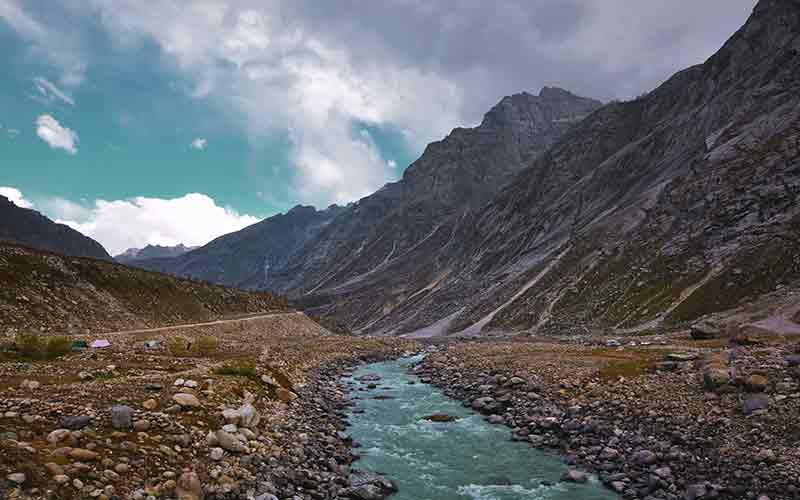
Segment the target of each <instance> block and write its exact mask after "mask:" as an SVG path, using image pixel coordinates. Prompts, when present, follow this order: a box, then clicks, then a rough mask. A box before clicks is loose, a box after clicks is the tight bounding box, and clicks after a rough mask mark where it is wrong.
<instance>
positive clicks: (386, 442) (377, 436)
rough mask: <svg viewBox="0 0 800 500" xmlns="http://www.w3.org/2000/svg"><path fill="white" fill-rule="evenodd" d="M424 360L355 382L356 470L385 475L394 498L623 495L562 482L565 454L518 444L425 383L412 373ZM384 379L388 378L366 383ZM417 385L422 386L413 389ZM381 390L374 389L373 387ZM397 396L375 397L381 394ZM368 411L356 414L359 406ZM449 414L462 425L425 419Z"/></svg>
mask: <svg viewBox="0 0 800 500" xmlns="http://www.w3.org/2000/svg"><path fill="white" fill-rule="evenodd" d="M417 360H419V358H418V357H415V358H405V359H401V360H398V361H389V362H385V363H375V364H371V365H366V366H362V367H360V368H359V369H358V370H357V371H356V372H355V373H354V374H353V376H352V377H350V378H349V379H348V380H349V381H351V382H352V383H353V384H354V391H353V396H354V397H355V398H358V399H357V400H356V401H355V402H356V405H355V407H354V408H351V410H350V412H349V414H348V416H349V421H350V423H351V427H350V428H349V429H348V432H349V434H350V435H351V436H352V437H353V439H354V440H355V441H357V442H358V443H360V444H361V448H359V449H357V450H356V451H357V452H358V453H359V454H360V455H361V457H362V458H361V459H360V460H359V461H357V462H356V463H355V464H354V467H356V468H360V469H366V470H371V471H374V472H378V473H380V474H383V475H384V476H386V477H387V478H389V479H391V480H393V481H394V482H395V484H397V486H398V487H399V489H400V491H399V493H397V494H395V495H393V496H392V497H391V499H392V500H462V499H466V500H469V499H476V500H517V499H536V500H545V499H547V500H551V499H552V500H606V499H609V500H610V499H618V498H619V497H618V496H616V495H615V494H613V493H612V492H610V491H609V490H606V489H605V488H603V486H602V485H600V484H599V483H597V482H595V481H591V482H589V483H587V484H583V485H576V484H566V483H559V482H558V481H559V478H560V477H561V475H562V474H563V473H564V472H565V471H566V470H567V468H566V466H565V465H564V464H563V463H562V462H561V461H560V459H559V457H558V456H557V455H553V454H548V453H545V452H543V451H539V450H536V449H534V448H532V447H531V446H530V445H528V444H525V443H517V442H512V441H510V436H511V431H510V430H509V429H508V428H507V427H505V426H497V425H490V424H489V423H487V422H486V421H484V419H483V417H482V416H481V415H479V414H477V413H475V412H473V411H472V410H470V409H468V408H465V407H464V406H463V405H462V404H461V403H460V402H458V401H455V400H453V399H450V398H448V397H447V396H445V395H444V393H443V392H442V391H440V390H439V389H437V388H435V387H433V386H430V385H427V384H422V383H421V382H420V381H419V379H418V378H417V377H416V376H414V375H413V374H410V373H409V372H408V367H409V366H410V365H411V364H412V363H413V362H414V361H417ZM366 374H376V375H379V376H380V377H381V380H379V381H374V382H360V381H357V380H355V379H356V377H359V376H362V375H366ZM409 382H414V384H409ZM369 383H373V384H377V386H378V387H377V388H374V389H368V390H364V391H361V390H358V388H366V387H367V384H369ZM380 395H384V396H391V399H374V398H375V396H380ZM356 408H358V409H361V410H363V413H354V412H353V411H352V410H353V409H356ZM434 413H445V414H448V415H452V416H455V417H457V418H458V420H456V421H455V422H447V423H434V422H429V421H426V420H423V418H422V417H424V416H426V415H431V414H434Z"/></svg>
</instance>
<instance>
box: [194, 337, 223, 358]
mask: <svg viewBox="0 0 800 500" xmlns="http://www.w3.org/2000/svg"><path fill="white" fill-rule="evenodd" d="M218 348H219V340H217V338H216V337H212V336H211V335H203V336H202V337H200V338H199V339H197V342H196V343H195V344H194V349H195V351H197V354H199V355H201V356H209V355H211V354H213V353H214V352H216V350H217V349H218Z"/></svg>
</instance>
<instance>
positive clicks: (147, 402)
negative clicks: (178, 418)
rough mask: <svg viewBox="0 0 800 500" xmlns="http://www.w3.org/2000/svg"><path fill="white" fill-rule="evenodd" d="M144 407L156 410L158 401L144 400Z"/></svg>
mask: <svg viewBox="0 0 800 500" xmlns="http://www.w3.org/2000/svg"><path fill="white" fill-rule="evenodd" d="M142 408H144V409H145V410H155V409H156V408H158V401H156V400H155V399H146V400H145V401H144V402H142Z"/></svg>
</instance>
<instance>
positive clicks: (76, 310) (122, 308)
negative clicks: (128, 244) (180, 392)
mask: <svg viewBox="0 0 800 500" xmlns="http://www.w3.org/2000/svg"><path fill="white" fill-rule="evenodd" d="M0 283H3V286H2V287H0V325H3V328H5V329H8V330H11V331H13V330H17V331H30V330H33V331H51V330H52V331H56V332H61V333H78V332H80V333H83V332H84V331H85V330H91V331H92V332H102V331H111V330H123V329H131V328H148V327H158V326H166V325H171V324H177V323H187V322H202V321H209V320H215V319H220V318H222V317H225V316H231V315H240V314H248V313H260V312H265V311H284V310H288V305H287V303H286V300H285V299H283V298H281V297H277V296H275V295H272V294H269V293H263V292H262V293H254V292H244V291H241V290H234V289H231V288H225V287H221V286H217V285H210V284H208V283H199V282H195V281H189V280H181V279H177V278H173V277H171V276H166V275H163V274H158V273H153V272H149V271H145V270H142V269H134V268H132V267H128V266H123V265H121V264H117V263H114V262H106V261H103V260H98V259H87V258H82V257H69V256H64V255H59V254H55V253H50V252H46V251H42V250H35V249H32V248H27V247H23V246H19V245H14V244H8V243H2V244H0ZM2 333H5V331H3V332H2Z"/></svg>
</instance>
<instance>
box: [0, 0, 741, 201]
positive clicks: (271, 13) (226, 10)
mask: <svg viewBox="0 0 800 500" xmlns="http://www.w3.org/2000/svg"><path fill="white" fill-rule="evenodd" d="M62 1H63V0H62ZM51 3H53V4H57V3H58V2H51ZM3 4H5V5H6V7H5V9H4V10H5V11H6V12H5V13H3V9H2V8H0V16H2V17H5V18H6V19H7V20H8V19H11V21H9V23H11V24H12V25H13V26H15V29H17V31H19V32H21V33H29V34H28V35H26V36H28V37H29V38H31V39H34V40H40V39H41V40H44V41H41V42H37V43H39V44H40V45H45V46H48V45H52V44H53V41H52V40H50V39H55V40H57V37H55V35H54V36H51V37H49V38H48V37H47V36H46V34H45V33H46V32H47V31H48V30H47V29H44V28H50V26H49V25H48V26H45V27H43V26H42V25H41V24H40V21H39V20H37V19H38V18H35V17H34V16H31V15H30V14H29V12H30V11H33V10H34V9H28V11H26V10H25V9H23V8H22V7H20V6H21V5H23V3H22V2H21V1H11V0H0V6H2V5H3ZM67 4H68V5H71V7H70V12H72V13H79V14H81V15H83V16H85V17H86V18H87V19H88V18H91V19H95V18H99V19H100V20H101V21H100V22H101V24H102V26H103V27H105V30H106V31H107V33H108V34H109V35H110V36H111V38H112V40H114V42H115V45H116V49H117V50H119V51H120V52H124V51H126V50H136V49H138V48H141V47H146V48H148V49H149V48H150V47H157V48H158V49H159V50H160V55H161V56H162V57H163V59H161V60H160V62H162V61H165V62H166V63H167V65H168V66H169V67H170V68H171V69H172V70H173V71H174V72H175V73H177V74H178V76H179V78H177V79H178V80H180V81H181V82H184V83H186V87H187V88H188V90H187V92H188V94H189V95H191V96H193V97H195V98H197V99H202V100H204V101H205V102H208V103H211V104H212V105H216V106H217V107H218V108H219V109H221V110H224V112H226V113H230V114H232V115H233V116H234V117H235V118H236V119H238V121H239V122H240V123H242V125H243V128H244V129H245V130H246V131H247V133H248V135H249V139H250V140H251V142H252V143H253V144H254V145H258V144H261V143H263V139H264V137H265V136H271V137H276V136H277V137H285V136H286V137H289V144H290V146H291V153H290V155H289V159H290V162H291V166H292V167H294V170H293V171H294V178H293V179H292V188H293V192H294V193H296V194H297V196H299V197H301V198H300V199H299V200H298V201H302V202H312V203H317V204H319V205H325V204H326V203H328V202H331V201H345V200H344V199H343V198H347V197H357V196H360V195H361V194H362V193H366V192H370V191H372V190H374V189H376V188H377V187H379V186H380V185H382V184H383V183H385V182H386V181H388V180H394V179H395V178H396V177H397V175H398V174H399V172H400V169H396V170H394V171H392V170H390V169H387V168H386V164H387V161H388V158H387V157H384V154H383V152H382V150H381V148H380V147H378V146H376V145H375V144H374V143H373V142H372V141H371V140H370V139H368V138H364V137H361V136H359V134H357V133H356V134H354V133H353V130H356V129H358V128H359V127H360V126H362V125H367V126H375V127H384V126H386V127H390V128H391V129H393V130H399V131H402V133H403V137H404V138H405V139H406V141H407V146H408V148H409V149H410V150H412V151H422V148H423V147H424V145H425V144H426V143H427V142H430V141H433V140H438V139H440V138H441V137H442V136H443V135H445V134H446V133H448V132H449V131H450V129H452V128H453V127H456V126H464V125H467V126H468V125H474V124H476V123H478V122H479V121H480V119H481V117H482V115H483V113H485V112H486V111H487V110H488V109H489V108H490V107H491V106H492V105H493V104H495V103H496V102H497V101H499V99H500V98H501V97H502V96H503V95H508V94H512V93H516V92H520V91H523V90H527V91H532V92H535V93H536V92H538V90H539V89H540V88H541V87H542V86H543V85H559V86H562V87H565V88H568V89H570V90H572V91H574V92H577V93H579V94H583V95H588V96H591V97H596V98H600V99H612V98H630V97H634V96H636V95H638V94H640V93H642V92H645V91H648V90H651V89H652V88H653V87H655V86H656V85H658V84H659V83H660V82H661V81H663V80H665V79H666V78H667V77H669V76H670V75H671V74H672V73H674V72H675V71H677V70H679V69H682V68H684V67H686V66H690V65H693V64H696V63H699V62H702V61H703V60H704V59H705V58H706V57H708V56H710V55H711V54H712V53H713V52H714V51H715V50H717V49H718V48H719V47H720V45H721V44H722V43H723V42H724V41H725V40H726V39H727V37H729V36H730V35H731V34H732V33H733V32H734V31H735V30H736V29H737V28H738V27H739V26H741V24H742V23H743V22H744V21H745V19H746V17H747V15H748V14H749V12H750V10H751V9H752V7H753V5H754V4H755V0H705V1H703V2H696V1H693V0H675V2H663V1H661V0H640V1H638V2H630V1H628V0H604V1H603V2H598V1H596V0H558V1H556V0H507V1H504V2H502V4H501V5H496V3H494V2H485V1H483V0H463V1H461V2H458V3H457V5H453V4H452V3H451V2H419V1H408V0H385V1H382V2H358V1H356V0H341V1H338V2H319V1H316V0H219V1H216V2H174V1H173V0H152V1H150V2H141V1H140V0H87V1H85V2H67ZM48 5H50V3H48ZM9 6H10V7H9ZM75 15H78V14H75ZM409 26H413V34H410V32H409ZM72 31H74V32H78V31H80V30H72ZM54 33H58V34H63V33H64V30H63V29H62V30H54ZM71 45H72V46H75V47H78V48H79V47H80V45H81V44H78V43H74V44H71ZM71 53H80V51H79V50H73V51H71ZM393 154H396V153H393Z"/></svg>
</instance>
